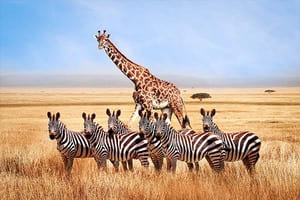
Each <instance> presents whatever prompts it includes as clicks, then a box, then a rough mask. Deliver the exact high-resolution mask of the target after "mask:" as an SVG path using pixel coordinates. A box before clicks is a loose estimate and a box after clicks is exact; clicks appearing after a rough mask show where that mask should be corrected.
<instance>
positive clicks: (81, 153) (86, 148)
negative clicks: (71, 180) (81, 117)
mask: <svg viewBox="0 0 300 200" xmlns="http://www.w3.org/2000/svg"><path fill="white" fill-rule="evenodd" d="M47 116H48V118H49V122H48V130H49V137H50V139H51V140H54V139H56V141H57V150H58V151H59V152H60V154H61V157H62V160H63V162H64V166H65V170H66V171H67V175H68V176H69V175H70V174H71V170H72V166H73V161H74V158H89V157H93V154H92V152H91V146H90V143H89V142H88V140H87V139H86V138H85V137H84V136H83V132H75V131H71V130H68V129H67V127H66V126H65V125H64V124H63V123H62V122H61V121H59V118H60V113H59V112H57V113H56V115H54V114H53V115H51V112H48V113H47ZM113 164H114V167H115V169H118V167H119V166H118V163H113Z"/></svg>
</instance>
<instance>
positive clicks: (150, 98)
mask: <svg viewBox="0 0 300 200" xmlns="http://www.w3.org/2000/svg"><path fill="white" fill-rule="evenodd" d="M95 37H96V39H97V41H98V49H99V50H101V49H104V50H105V52H106V54H107V55H108V57H109V58H110V59H111V60H112V61H113V63H115V65H116V66H117V67H118V68H119V69H120V70H121V72H122V73H123V74H125V75H126V76H127V77H128V78H129V79H130V80H131V81H132V82H133V83H134V86H135V87H134V92H133V95H132V97H133V100H134V102H135V111H134V112H133V114H132V115H131V117H130V120H129V124H131V123H132V122H134V121H135V120H136V118H137V117H138V116H139V111H140V110H146V111H152V110H153V109H155V110H161V111H162V113H166V114H167V116H168V120H167V122H168V123H170V122H171V117H172V114H173V113H174V115H175V116H176V117H177V119H178V121H179V124H180V126H181V127H182V128H186V125H188V126H190V127H191V125H190V121H189V119H188V117H187V115H186V114H185V117H184V116H183V108H184V107H185V106H184V102H183V99H182V98H181V96H180V90H179V89H178V88H177V87H176V86H175V85H174V84H172V83H170V82H167V81H164V80H161V79H159V78H157V77H155V76H154V75H153V74H151V73H150V71H149V70H148V69H147V68H145V67H143V66H141V65H138V64H136V63H134V62H132V61H131V60H129V59H128V58H127V57H126V56H125V55H124V54H122V53H121V52H120V51H119V50H118V49H117V47H116V46H115V45H114V44H113V43H112V42H111V41H110V39H109V37H110V34H106V31H105V30H104V31H103V33H101V31H98V35H95ZM185 110H186V109H185Z"/></svg>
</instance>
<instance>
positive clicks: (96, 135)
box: [89, 124, 105, 145]
mask: <svg viewBox="0 0 300 200" xmlns="http://www.w3.org/2000/svg"><path fill="white" fill-rule="evenodd" d="M104 134H105V131H104V130H103V128H102V126H100V125H99V124H95V128H94V130H93V131H92V136H91V138H90V139H89V142H90V143H91V145H93V144H95V143H97V142H98V141H99V140H100V138H101V137H102V136H104Z"/></svg>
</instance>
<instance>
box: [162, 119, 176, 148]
mask: <svg viewBox="0 0 300 200" xmlns="http://www.w3.org/2000/svg"><path fill="white" fill-rule="evenodd" d="M176 134H177V131H176V130H175V129H174V128H173V127H172V126H171V125H168V127H167V129H166V132H165V134H163V136H162V137H161V142H162V145H163V147H164V148H167V147H168V145H169V144H170V143H171V141H172V139H173V138H174V136H175V135H176Z"/></svg>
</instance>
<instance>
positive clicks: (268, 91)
mask: <svg viewBox="0 0 300 200" xmlns="http://www.w3.org/2000/svg"><path fill="white" fill-rule="evenodd" d="M265 92H266V93H268V94H271V93H272V92H276V91H275V90H265Z"/></svg>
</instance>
